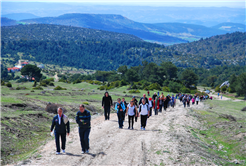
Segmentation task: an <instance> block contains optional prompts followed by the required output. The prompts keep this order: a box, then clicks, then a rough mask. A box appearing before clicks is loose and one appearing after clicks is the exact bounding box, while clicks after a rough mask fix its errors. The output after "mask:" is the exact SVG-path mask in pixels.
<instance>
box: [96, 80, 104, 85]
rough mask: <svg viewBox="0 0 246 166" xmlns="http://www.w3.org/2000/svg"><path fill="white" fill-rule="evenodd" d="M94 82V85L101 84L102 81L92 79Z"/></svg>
mask: <svg viewBox="0 0 246 166" xmlns="http://www.w3.org/2000/svg"><path fill="white" fill-rule="evenodd" d="M94 84H96V85H102V82H101V81H97V80H96V81H94Z"/></svg>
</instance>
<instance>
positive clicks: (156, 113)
mask: <svg viewBox="0 0 246 166" xmlns="http://www.w3.org/2000/svg"><path fill="white" fill-rule="evenodd" d="M155 115H158V109H157V107H155Z"/></svg>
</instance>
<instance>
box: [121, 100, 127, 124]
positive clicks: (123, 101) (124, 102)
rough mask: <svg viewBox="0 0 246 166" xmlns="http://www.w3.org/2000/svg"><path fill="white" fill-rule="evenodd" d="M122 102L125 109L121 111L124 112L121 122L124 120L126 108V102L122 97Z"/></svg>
mask: <svg viewBox="0 0 246 166" xmlns="http://www.w3.org/2000/svg"><path fill="white" fill-rule="evenodd" d="M122 103H123V104H124V106H125V109H124V110H123V112H124V115H123V123H124V121H125V114H126V108H127V104H126V101H125V98H122ZM123 126H124V125H123Z"/></svg>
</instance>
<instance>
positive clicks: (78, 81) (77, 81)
mask: <svg viewBox="0 0 246 166" xmlns="http://www.w3.org/2000/svg"><path fill="white" fill-rule="evenodd" d="M78 83H81V81H80V80H79V79H77V80H75V81H74V82H73V84H78Z"/></svg>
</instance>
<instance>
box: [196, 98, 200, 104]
mask: <svg viewBox="0 0 246 166" xmlns="http://www.w3.org/2000/svg"><path fill="white" fill-rule="evenodd" d="M199 101H200V98H199V96H197V97H196V105H198V102H199Z"/></svg>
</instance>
